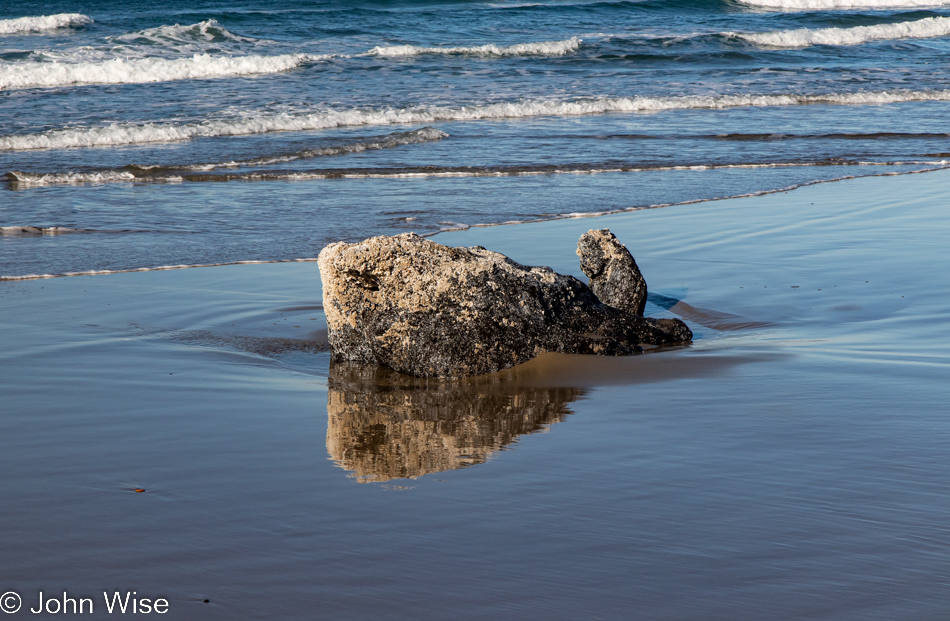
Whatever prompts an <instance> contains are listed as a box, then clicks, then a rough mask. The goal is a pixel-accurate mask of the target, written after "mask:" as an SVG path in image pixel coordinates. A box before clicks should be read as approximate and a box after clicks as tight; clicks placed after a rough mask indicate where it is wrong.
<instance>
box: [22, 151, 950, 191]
mask: <svg viewBox="0 0 950 621" xmlns="http://www.w3.org/2000/svg"><path fill="white" fill-rule="evenodd" d="M947 164H948V162H947V160H905V161H884V162H882V161H862V160H847V159H840V158H835V159H822V160H814V161H787V162H732V163H729V162H722V163H709V164H674V165H652V164H651V165H645V164H639V163H635V164H627V165H611V166H600V165H596V164H560V165H556V164H545V165H508V166H413V167H406V168H338V169H332V168H331V169H327V168H324V169H315V170H294V171H287V170H279V171H268V172H261V171H251V172H225V173H212V172H208V171H202V172H177V173H171V172H170V171H169V169H158V170H143V171H142V172H140V173H139V174H134V175H133V174H131V173H128V172H126V171H101V172H98V173H59V174H46V173H26V172H21V171H13V172H10V173H7V176H8V178H9V179H10V181H11V182H12V183H14V184H15V185H22V186H25V187H32V186H40V185H54V184H80V183H106V182H109V181H115V182H120V181H139V182H150V183H183V182H191V183H201V182H222V181H310V180H320V179H425V178H432V177H442V178H450V177H456V178H457V177H530V176H538V175H597V174H604V173H639V172H663V171H678V170H693V171H702V170H730V169H732V170H737V169H745V170H752V169H760V168H800V167H820V166H885V167H897V166H936V167H944V166H947ZM173 170H174V169H173Z"/></svg>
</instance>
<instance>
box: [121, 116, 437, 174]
mask: <svg viewBox="0 0 950 621" xmlns="http://www.w3.org/2000/svg"><path fill="white" fill-rule="evenodd" d="M448 136H449V135H448V134H447V133H445V132H443V131H440V130H438V129H435V128H434V127H423V128H421V129H414V130H411V131H408V132H393V133H391V134H388V135H386V136H381V137H379V138H376V139H371V140H363V141H359V142H351V143H347V144H341V145H334V146H331V147H321V148H318V149H305V150H303V151H298V152H296V153H285V154H283V155H265V156H262V157H256V158H253V159H249V160H231V161H228V162H215V163H213V164H190V165H188V166H183V167H172V166H165V167H159V166H136V165H132V166H130V167H129V168H131V169H133V170H142V171H155V170H158V169H162V168H163V169H165V170H169V169H171V170H182V169H188V170H215V169H217V168H239V167H242V166H268V165H271V164H283V163H285V162H293V161H296V160H303V159H310V158H314V157H325V156H333V155H345V154H347V153H362V152H363V151H375V150H379V149H391V148H393V147H400V146H404V145H410V144H418V143H421V142H431V141H434V140H441V139H443V138H448Z"/></svg>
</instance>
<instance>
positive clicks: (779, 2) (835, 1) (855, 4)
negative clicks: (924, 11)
mask: <svg viewBox="0 0 950 621" xmlns="http://www.w3.org/2000/svg"><path fill="white" fill-rule="evenodd" d="M739 2H742V3H743V4H748V5H752V6H757V7H763V8H768V9H780V10H784V11H795V10H802V11H804V10H834V9H891V8H913V7H929V6H942V5H944V4H947V3H948V2H950V0H739Z"/></svg>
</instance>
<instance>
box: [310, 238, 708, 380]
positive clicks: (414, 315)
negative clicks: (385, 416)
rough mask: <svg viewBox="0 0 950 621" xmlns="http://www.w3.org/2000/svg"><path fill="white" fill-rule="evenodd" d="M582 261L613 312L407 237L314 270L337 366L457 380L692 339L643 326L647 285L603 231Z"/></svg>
mask: <svg viewBox="0 0 950 621" xmlns="http://www.w3.org/2000/svg"><path fill="white" fill-rule="evenodd" d="M578 253H579V254H580V255H581V265H582V266H584V265H586V266H587V267H586V268H585V269H584V271H585V273H588V274H591V280H592V283H594V286H595V287H596V288H597V290H599V291H601V292H602V294H603V295H604V296H605V297H607V298H608V299H609V300H610V302H609V303H605V302H606V300H602V299H598V296H597V295H596V294H595V292H594V291H592V290H591V287H588V286H587V285H585V284H584V283H582V282H580V281H579V280H577V279H576V278H574V277H573V276H564V275H562V274H558V273H556V272H554V271H553V270H552V269H551V268H548V267H528V266H524V265H521V264H519V263H516V262H514V261H512V260H511V259H509V258H508V257H506V256H504V255H502V254H499V253H497V252H492V251H490V250H486V249H485V248H482V247H479V246H476V247H472V248H452V247H448V246H443V245H441V244H437V243H435V242H433V241H429V240H426V239H423V238H421V237H419V236H418V235H415V234H414V233H405V234H402V235H397V236H394V237H374V238H372V239H367V240H365V241H362V242H359V243H356V244H347V243H344V242H338V243H335V244H331V245H329V246H327V247H326V248H324V249H323V251H321V252H320V256H319V259H318V261H319V266H320V275H321V277H322V279H323V306H324V309H325V311H326V315H327V325H328V328H329V339H330V346H331V349H332V351H333V359H334V360H336V361H352V362H361V363H368V364H380V365H383V366H387V367H389V368H392V369H395V370H396V371H400V372H402V373H406V374H409V375H415V376H418V377H452V376H467V375H480V374H483V373H491V372H494V371H499V370H501V369H506V368H509V367H512V366H515V365H517V364H520V363H522V362H527V361H528V360H530V359H532V358H534V357H535V356H538V355H539V354H542V353H544V352H549V351H550V352H560V353H569V354H599V355H608V356H620V355H628V354H634V353H638V352H640V351H642V350H641V348H640V347H639V344H640V343H648V344H651V345H672V344H676V343H684V342H687V341H689V340H690V339H692V332H690V330H689V328H688V327H686V324H684V323H683V322H682V321H680V320H678V319H651V318H644V317H642V316H640V313H642V309H643V305H644V303H645V298H646V283H645V282H644V281H643V277H642V276H641V275H640V272H639V270H638V269H637V267H636V263H635V262H634V261H633V257H632V256H630V253H629V252H628V251H627V250H626V248H625V247H624V246H623V245H622V244H620V242H619V241H617V240H616V238H615V237H614V236H613V234H611V233H610V231H607V230H606V229H604V230H603V231H590V232H589V233H587V234H585V236H584V237H582V238H581V244H579V246H578ZM588 270H589V271H588ZM641 298H642V299H641Z"/></svg>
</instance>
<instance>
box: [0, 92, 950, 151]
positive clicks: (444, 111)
mask: <svg viewBox="0 0 950 621" xmlns="http://www.w3.org/2000/svg"><path fill="white" fill-rule="evenodd" d="M911 101H950V90H933V91H896V90H895V91H876V92H875V91H869V92H857V93H827V94H812V95H807V94H805V95H791V94H789V95H718V96H682V97H600V98H589V99H578V100H573V101H550V100H523V101H518V102H508V103H495V104H485V105H475V106H420V107H413V108H385V109H375V110H374V109H349V110H334V109H324V110H317V111H314V112H278V113H257V114H248V115H245V116H241V117H237V118H215V119H214V120H211V119H209V120H205V121H201V122H198V123H192V124H175V123H146V124H142V125H134V124H129V123H115V124H112V125H107V126H102V127H87V128H74V129H55V130H50V131H47V132H44V133H42V134H24V135H7V136H0V150H4V151H10V150H27V149H62V148H70V147H91V146H115V145H128V144H141V143H148V142H172V141H178V140H189V139H191V138H198V137H213V136H243V135H249V134H262V133H266V132H274V131H311V130H322V129H332V128H337V127H353V126H379V125H397V124H415V123H426V124H430V123H435V122H439V121H477V120H492V119H510V118H531V117H542V116H553V117H558V116H580V115H588V114H604V113H609V112H660V111H663V110H683V109H690V108H692V109H722V108H734V107H770V106H799V105H811V104H830V105H873V104H893V103H902V102H911Z"/></svg>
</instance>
